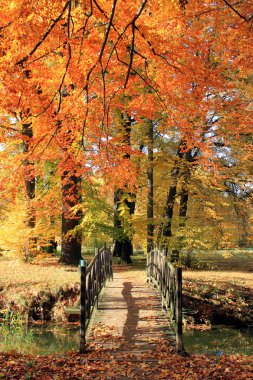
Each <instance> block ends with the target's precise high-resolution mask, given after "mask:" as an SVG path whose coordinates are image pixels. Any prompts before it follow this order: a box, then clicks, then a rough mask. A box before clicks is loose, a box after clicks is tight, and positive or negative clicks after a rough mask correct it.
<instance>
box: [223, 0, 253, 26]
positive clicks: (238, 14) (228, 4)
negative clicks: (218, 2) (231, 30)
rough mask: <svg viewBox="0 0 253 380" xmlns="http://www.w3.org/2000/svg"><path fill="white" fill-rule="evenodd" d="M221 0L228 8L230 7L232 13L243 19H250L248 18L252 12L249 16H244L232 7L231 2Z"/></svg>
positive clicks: (252, 16)
mask: <svg viewBox="0 0 253 380" xmlns="http://www.w3.org/2000/svg"><path fill="white" fill-rule="evenodd" d="M223 1H224V3H225V4H226V5H227V6H228V7H229V8H230V9H232V11H233V12H234V13H236V14H237V16H239V17H240V18H242V19H243V20H244V21H250V20H251V19H252V18H253V14H252V15H251V16H250V17H245V16H243V15H242V14H241V13H240V12H238V10H237V9H235V7H234V6H233V5H232V4H230V3H229V2H228V1H227V0H223Z"/></svg>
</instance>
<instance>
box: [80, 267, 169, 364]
mask: <svg viewBox="0 0 253 380" xmlns="http://www.w3.org/2000/svg"><path fill="white" fill-rule="evenodd" d="M87 340H88V342H89V343H90V344H92V345H94V346H99V347H101V348H102V349H105V350H109V351H111V355H112V356H111V357H113V358H114V359H116V360H120V358H125V357H126V356H127V357H128V358H129V359H131V360H133V361H134V360H135V361H138V360H140V361H141V360H142V359H143V358H144V357H145V360H146V361H148V360H149V361H153V360H154V361H155V359H154V355H153V354H154V351H155V350H156V348H157V345H158V344H159V345H162V344H163V345H164V344H165V345H167V346H168V348H170V349H172V350H173V351H174V346H175V335H174V330H173V327H172V325H171V322H170V320H169V318H168V316H167V315H166V313H165V311H164V310H162V307H161V297H160V295H159V292H158V291H157V290H156V289H154V288H153V287H152V285H149V284H148V283H147V277H146V272H145V270H139V269H136V268H133V269H128V270H122V269H120V268H118V270H116V273H114V280H113V281H112V282H108V283H107V286H106V288H105V289H104V290H103V292H102V294H101V296H100V300H99V308H98V310H95V311H94V314H93V317H92V320H91V323H90V326H89V332H88V336H87Z"/></svg>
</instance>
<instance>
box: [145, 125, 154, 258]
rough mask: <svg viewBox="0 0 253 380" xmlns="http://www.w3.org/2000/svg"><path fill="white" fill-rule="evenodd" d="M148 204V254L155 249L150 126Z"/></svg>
mask: <svg viewBox="0 0 253 380" xmlns="http://www.w3.org/2000/svg"><path fill="white" fill-rule="evenodd" d="M147 178H148V204H147V221H148V223H147V252H150V251H152V249H153V248H154V128H153V123H152V121H150V122H149V125H148V170H147Z"/></svg>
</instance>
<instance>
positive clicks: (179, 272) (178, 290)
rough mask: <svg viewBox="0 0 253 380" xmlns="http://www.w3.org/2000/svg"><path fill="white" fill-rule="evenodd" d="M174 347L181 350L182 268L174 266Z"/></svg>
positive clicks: (182, 349) (178, 350) (182, 347)
mask: <svg viewBox="0 0 253 380" xmlns="http://www.w3.org/2000/svg"><path fill="white" fill-rule="evenodd" d="M176 349H177V352H178V353H180V352H183V351H184V346H183V318H182V268H176Z"/></svg>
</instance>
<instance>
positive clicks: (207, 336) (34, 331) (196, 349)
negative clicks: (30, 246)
mask: <svg viewBox="0 0 253 380" xmlns="http://www.w3.org/2000/svg"><path fill="white" fill-rule="evenodd" d="M79 338H80V335H79V327H78V326H76V325H68V324H42V325H36V324H35V325H30V326H25V325H19V326H12V327H10V326H6V325H3V324H0V351H3V352H9V351H11V350H15V351H17V352H20V353H23V354H32V355H48V354H53V353H65V352H67V351H70V350H75V351H77V350H78V349H79ZM184 345H185V349H186V351H187V352H189V353H192V354H193V353H198V354H210V355H218V356H220V355H222V354H242V355H253V327H251V328H248V329H246V328H244V329H236V328H232V327H228V326H215V327H213V328H212V330H207V331H200V330H192V331H185V332H184Z"/></svg>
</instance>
